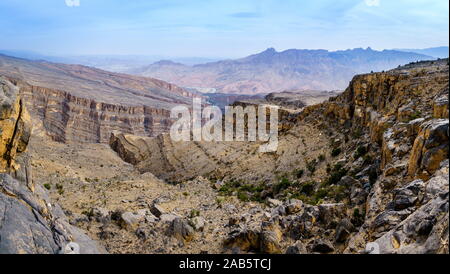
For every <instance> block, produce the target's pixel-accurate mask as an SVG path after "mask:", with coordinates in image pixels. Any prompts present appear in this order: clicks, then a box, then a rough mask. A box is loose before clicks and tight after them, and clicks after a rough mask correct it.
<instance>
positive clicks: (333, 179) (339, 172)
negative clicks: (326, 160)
mask: <svg viewBox="0 0 450 274" xmlns="http://www.w3.org/2000/svg"><path fill="white" fill-rule="evenodd" d="M347 172H348V170H347V169H345V168H343V167H342V165H341V164H336V165H335V166H334V167H333V169H332V170H331V172H330V177H328V178H327V179H326V180H325V181H324V182H323V185H334V184H336V183H338V182H339V181H340V180H341V178H342V177H344V176H345V175H347Z"/></svg>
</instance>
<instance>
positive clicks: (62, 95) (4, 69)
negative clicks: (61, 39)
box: [0, 55, 196, 142]
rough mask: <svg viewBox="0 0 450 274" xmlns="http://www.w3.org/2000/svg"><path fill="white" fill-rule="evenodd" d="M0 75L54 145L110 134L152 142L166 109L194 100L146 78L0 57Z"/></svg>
mask: <svg viewBox="0 0 450 274" xmlns="http://www.w3.org/2000/svg"><path fill="white" fill-rule="evenodd" d="M0 75H4V76H5V77H6V78H7V79H9V80H10V81H11V82H12V83H14V84H15V85H17V86H18V87H19V88H20V94H21V96H22V98H23V102H24V103H25V105H26V106H27V108H28V109H29V111H30V113H31V114H32V117H33V118H37V119H38V120H40V121H42V124H43V127H44V129H45V131H46V132H47V133H48V134H49V135H50V136H51V137H52V138H53V139H54V140H56V141H60V142H108V140H109V136H110V133H111V132H112V131H113V130H120V131H122V132H124V133H130V134H134V135H140V136H157V135H159V134H161V133H162V132H167V131H168V129H169V128H170V125H171V124H172V122H173V121H172V120H171V119H170V109H171V108H172V107H174V106H176V105H187V106H190V105H191V103H192V102H191V100H192V97H195V96H196V95H195V94H193V93H191V92H188V91H186V90H184V89H182V88H179V87H177V86H175V85H172V84H169V83H166V82H163V81H159V80H156V79H151V78H144V77H137V76H130V75H125V74H118V73H110V72H105V71H102V70H98V69H94V68H89V67H84V66H78V65H62V64H54V63H46V62H35V61H27V60H23V59H17V58H11V57H6V56H1V55H0Z"/></svg>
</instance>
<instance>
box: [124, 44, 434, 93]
mask: <svg viewBox="0 0 450 274" xmlns="http://www.w3.org/2000/svg"><path fill="white" fill-rule="evenodd" d="M428 59H434V58H433V57H431V56H427V55H424V54H417V53H411V52H403V51H395V50H383V51H375V50H372V49H371V48H367V49H362V48H356V49H351V50H344V51H327V50H298V49H290V50H286V51H283V52H277V51H276V50H275V49H273V48H269V49H267V50H265V51H263V52H261V53H258V54H254V55H250V56H248V57H245V58H242V59H237V60H224V61H218V62H212V63H206V64H199V65H194V66H187V65H184V64H181V63H175V62H172V61H160V62H157V63H154V64H151V65H149V66H145V67H142V68H140V69H137V70H132V71H129V72H130V73H134V74H138V75H143V76H150V77H155V78H158V79H162V80H165V81H168V82H171V83H174V84H177V85H180V86H183V87H190V88H195V87H197V88H203V89H204V88H210V89H215V90H216V91H217V92H219V93H235V94H257V93H269V92H279V91H285V90H294V89H295V90H298V89H309V90H314V89H316V90H339V89H344V88H345V87H346V86H347V85H348V82H349V81H350V80H351V78H352V77H353V76H354V75H355V74H359V73H367V72H370V71H372V70H373V71H381V70H388V69H391V68H395V67H397V66H399V65H404V64H407V63H410V62H414V61H418V60H428Z"/></svg>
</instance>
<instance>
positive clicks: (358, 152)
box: [355, 146, 367, 159]
mask: <svg viewBox="0 0 450 274" xmlns="http://www.w3.org/2000/svg"><path fill="white" fill-rule="evenodd" d="M366 153H367V149H366V147H365V146H358V148H357V149H356V152H355V159H358V158H359V157H361V156H364V155H366Z"/></svg>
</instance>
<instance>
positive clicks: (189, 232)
mask: <svg viewBox="0 0 450 274" xmlns="http://www.w3.org/2000/svg"><path fill="white" fill-rule="evenodd" d="M169 234H170V235H171V236H173V237H175V238H176V239H178V240H179V241H181V242H190V241H191V240H192V239H193V238H194V229H193V228H192V226H190V225H189V223H188V221H186V220H184V219H182V218H175V219H174V220H173V221H172V223H171V225H170V228H169Z"/></svg>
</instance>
